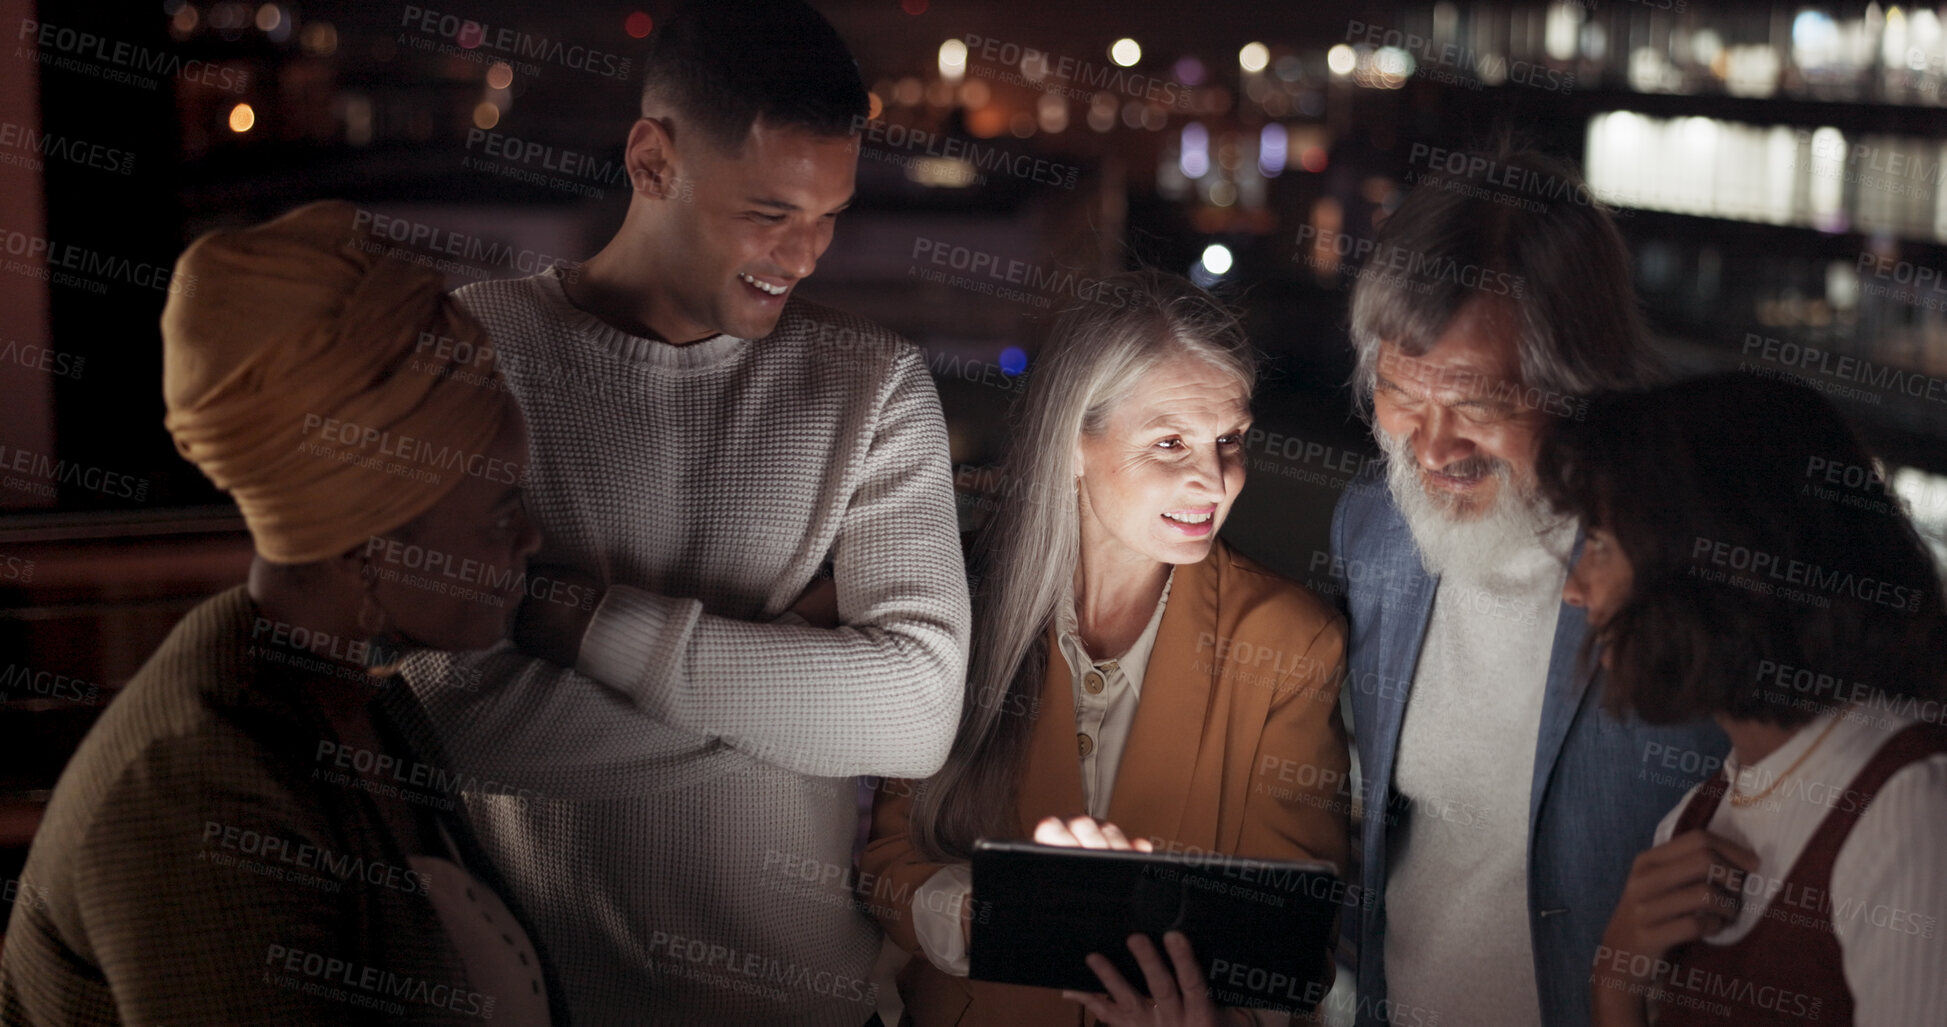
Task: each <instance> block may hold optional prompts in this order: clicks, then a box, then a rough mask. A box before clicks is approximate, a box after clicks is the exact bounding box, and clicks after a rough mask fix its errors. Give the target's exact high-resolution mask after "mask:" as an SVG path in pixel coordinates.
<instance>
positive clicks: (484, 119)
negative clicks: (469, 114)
mask: <svg viewBox="0 0 1947 1027" xmlns="http://www.w3.org/2000/svg"><path fill="white" fill-rule="evenodd" d="M498 124H500V108H499V107H497V106H495V105H494V104H493V102H492V101H490V100H483V101H481V102H480V104H479V106H477V107H475V108H473V127H474V128H477V129H480V130H481V131H486V130H487V129H490V128H492V127H494V126H495V125H498Z"/></svg>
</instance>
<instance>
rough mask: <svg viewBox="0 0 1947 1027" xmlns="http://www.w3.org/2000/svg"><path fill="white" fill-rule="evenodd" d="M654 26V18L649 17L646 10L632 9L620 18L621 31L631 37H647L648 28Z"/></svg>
mask: <svg viewBox="0 0 1947 1027" xmlns="http://www.w3.org/2000/svg"><path fill="white" fill-rule="evenodd" d="M655 27H656V22H655V20H654V19H652V18H650V17H649V14H648V12H646V11H634V12H632V13H630V15H629V16H628V17H626V18H624V19H622V31H624V32H627V33H628V34H629V36H630V38H633V39H647V38H648V37H649V30H650V29H653V28H655Z"/></svg>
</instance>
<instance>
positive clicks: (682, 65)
mask: <svg viewBox="0 0 1947 1027" xmlns="http://www.w3.org/2000/svg"><path fill="white" fill-rule="evenodd" d="M657 110H670V111H673V112H675V114H676V116H677V118H678V120H679V122H680V123H681V124H682V125H684V126H686V127H689V128H693V129H695V130H697V131H699V132H700V133H701V134H702V135H703V136H705V137H707V138H709V139H710V140H712V141H713V142H715V143H716V144H717V145H718V146H720V147H722V148H723V149H725V150H729V151H732V152H735V151H737V150H739V149H741V148H742V146H743V143H744V139H745V138H746V137H747V136H749V134H750V129H751V126H752V125H753V124H755V123H756V122H757V121H758V120H759V119H760V118H761V119H762V120H763V121H764V122H765V123H767V124H770V125H777V126H788V127H793V128H804V129H809V130H810V131H812V132H814V133H816V134H818V135H823V136H845V135H851V134H853V133H855V132H857V131H858V126H859V125H860V124H862V123H863V121H864V119H865V117H866V114H867V112H868V111H869V110H870V101H869V100H868V99H867V98H866V93H865V83H864V82H862V81H861V80H860V79H859V66H858V62H857V61H855V60H853V59H852V52H851V51H850V50H849V49H847V48H846V46H845V41H844V40H842V39H840V38H839V37H838V32H837V30H835V29H833V28H832V26H831V23H830V22H828V21H826V20H825V19H824V16H823V15H820V14H819V13H818V12H817V11H814V10H812V9H811V7H810V6H809V5H807V4H805V3H802V2H799V0H697V2H691V3H686V4H684V5H683V6H682V7H681V8H680V9H678V10H677V11H676V12H675V13H674V14H672V15H670V16H669V17H668V18H667V19H666V20H664V21H663V22H662V23H661V24H659V25H657V26H656V28H655V32H654V33H653V34H651V36H650V37H649V52H648V53H647V54H646V55H645V57H644V59H643V85H642V112H643V114H644V115H645V116H647V115H649V114H650V113H652V112H654V111H657Z"/></svg>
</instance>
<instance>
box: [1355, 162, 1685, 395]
mask: <svg viewBox="0 0 1947 1027" xmlns="http://www.w3.org/2000/svg"><path fill="white" fill-rule="evenodd" d="M1447 163H1448V164H1449V166H1452V165H1459V166H1460V168H1461V171H1460V172H1459V173H1454V174H1442V175H1436V176H1430V177H1428V178H1427V179H1426V180H1424V181H1422V182H1421V184H1419V185H1417V186H1415V187H1414V189H1413V191H1412V192H1411V193H1410V194H1408V195H1407V197H1406V201H1405V202H1404V203H1402V204H1400V206H1399V209H1398V210H1395V211H1394V212H1393V213H1392V214H1391V215H1390V216H1389V217H1387V218H1386V222H1385V224H1384V225H1383V226H1381V228H1380V230H1379V236H1378V238H1377V239H1376V240H1374V243H1375V245H1374V247H1373V253H1372V257H1371V258H1370V259H1369V260H1367V261H1366V264H1365V267H1364V269H1363V270H1362V272H1361V274H1360V276H1359V280H1358V282H1357V284H1356V285H1354V286H1353V289H1352V317H1351V334H1352V344H1353V348H1354V349H1355V350H1356V353H1357V357H1358V366H1357V367H1356V368H1355V370H1354V371H1353V375H1352V385H1353V390H1352V392H1353V397H1354V401H1355V402H1356V403H1357V405H1358V408H1359V410H1360V412H1361V413H1369V412H1370V410H1371V404H1372V388H1373V382H1374V377H1375V373H1376V371H1377V370H1378V367H1379V347H1380V344H1381V342H1390V343H1393V344H1394V345H1396V346H1398V347H1399V348H1400V350H1401V351H1402V352H1404V353H1405V354H1406V355H1408V356H1419V355H1421V354H1424V353H1425V352H1426V351H1427V350H1428V349H1431V348H1432V346H1433V343H1434V341H1435V340H1436V339H1438V338H1439V337H1440V335H1441V334H1442V333H1443V332H1445V331H1446V328H1447V325H1448V324H1449V323H1450V322H1451V321H1452V320H1453V319H1454V316H1455V315H1456V314H1458V313H1459V312H1460V308H1461V307H1462V306H1464V305H1466V303H1467V302H1468V301H1470V300H1472V299H1475V298H1477V297H1481V296H1500V297H1503V298H1505V299H1506V300H1508V301H1509V302H1511V303H1513V304H1514V306H1515V309H1516V310H1517V311H1518V322H1519V324H1520V326H1521V329H1520V336H1519V337H1518V339H1517V340H1516V351H1517V352H1518V353H1519V354H1520V360H1521V375H1522V380H1523V381H1524V382H1525V383H1526V384H1527V385H1528V386H1531V387H1533V388H1536V389H1540V390H1545V391H1547V392H1552V393H1555V394H1557V395H1561V396H1581V395H1587V394H1589V393H1593V392H1598V391H1608V390H1615V389H1630V388H1639V387H1642V386H1644V385H1648V384H1650V383H1651V382H1652V381H1654V380H1655V379H1656V378H1658V377H1659V376H1660V373H1661V366H1660V362H1659V360H1658V359H1657V357H1656V356H1655V354H1654V352H1653V351H1652V350H1651V348H1650V345H1649V341H1648V335H1647V333H1646V332H1645V331H1644V328H1643V320H1642V316H1641V314H1640V313H1639V312H1638V310H1637V306H1636V293H1635V290H1634V289H1633V288H1632V286H1631V275H1630V259H1629V250H1628V248H1627V247H1626V246H1625V245H1624V244H1623V238H1622V233H1620V232H1618V231H1617V230H1616V225H1615V222H1614V221H1613V220H1611V218H1610V216H1609V213H1608V211H1607V210H1605V209H1604V208H1603V206H1602V204H1601V203H1600V202H1598V201H1597V200H1596V199H1595V198H1594V196H1593V195H1592V194H1591V193H1590V192H1589V188H1588V186H1587V185H1585V184H1584V183H1583V182H1582V178H1581V176H1579V175H1577V174H1576V173H1575V171H1574V170H1573V169H1571V168H1570V167H1568V166H1567V165H1565V164H1562V163H1560V162H1558V161H1556V160H1554V159H1552V158H1549V157H1546V156H1543V155H1542V154H1539V153H1536V152H1534V151H1508V150H1503V151H1501V152H1499V153H1495V154H1487V153H1470V154H1465V155H1461V154H1454V155H1453V159H1452V160H1451V161H1449V162H1447Z"/></svg>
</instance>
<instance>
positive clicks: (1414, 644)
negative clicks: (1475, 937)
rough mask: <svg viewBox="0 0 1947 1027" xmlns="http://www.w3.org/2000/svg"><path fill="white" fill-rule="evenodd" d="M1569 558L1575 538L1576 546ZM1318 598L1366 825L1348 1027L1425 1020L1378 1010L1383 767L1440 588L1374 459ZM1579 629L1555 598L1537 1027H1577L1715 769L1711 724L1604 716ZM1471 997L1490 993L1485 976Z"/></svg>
mask: <svg viewBox="0 0 1947 1027" xmlns="http://www.w3.org/2000/svg"><path fill="white" fill-rule="evenodd" d="M1576 546H1577V549H1578V550H1579V548H1580V546H1581V540H1580V539H1579V538H1578V539H1577V540H1576ZM1330 570H1331V578H1332V582H1331V585H1330V586H1328V587H1329V588H1331V589H1334V590H1336V592H1337V596H1338V598H1339V601H1340V604H1341V607H1342V608H1343V610H1344V611H1345V614H1346V619H1347V626H1348V629H1349V633H1350V634H1349V642H1348V645H1347V649H1346V674H1347V677H1346V681H1345V687H1344V692H1343V694H1344V695H1345V696H1346V699H1347V701H1348V702H1349V703H1350V705H1351V708H1352V736H1353V744H1354V747H1355V749H1356V753H1357V758H1358V761H1359V773H1360V778H1361V785H1360V787H1361V799H1362V802H1363V806H1364V810H1365V820H1364V824H1363V826H1362V828H1361V832H1360V840H1361V843H1362V848H1363V859H1362V863H1361V869H1360V880H1359V885H1360V887H1359V889H1358V890H1357V891H1356V892H1353V893H1352V899H1351V900H1350V901H1352V902H1353V903H1354V904H1353V905H1350V906H1348V908H1347V910H1346V912H1345V915H1344V916H1343V918H1342V926H1343V928H1344V930H1343V933H1344V940H1345V941H1346V942H1347V945H1346V946H1345V948H1344V951H1343V952H1342V961H1344V962H1347V963H1349V964H1350V965H1352V966H1354V967H1356V969H1357V972H1358V983H1359V995H1358V1017H1357V1022H1358V1023H1359V1025H1360V1027H1368V1025H1380V1024H1386V1023H1388V1022H1390V1021H1391V1020H1393V1019H1394V1018H1395V1017H1396V1018H1397V1019H1398V1020H1399V1022H1401V1023H1406V1024H1411V1023H1414V1022H1416V1020H1417V1022H1427V1020H1426V1017H1428V1016H1430V1015H1432V1014H1434V1013H1437V1012H1438V1011H1437V1010H1423V1011H1414V1010H1404V1009H1402V1010H1397V1011H1395V1010H1394V1009H1393V1008H1392V1006H1391V1004H1390V1003H1389V1002H1388V1001H1387V1000H1386V932H1387V930H1388V929H1389V928H1391V927H1397V929H1399V930H1402V931H1410V930H1412V929H1413V925H1412V924H1397V925H1389V924H1388V923H1387V922H1386V904H1385V897H1386V881H1387V847H1386V846H1387V840H1388V834H1389V830H1388V829H1389V828H1390V827H1391V826H1392V825H1393V824H1395V823H1397V822H1398V820H1399V818H1398V817H1397V816H1387V815H1385V814H1386V811H1388V810H1389V809H1390V808H1391V803H1392V802H1393V789H1392V784H1393V765H1394V760H1395V757H1396V756H1397V751H1398V746H1399V731H1400V724H1401V723H1402V722H1403V721H1404V720H1405V716H1406V703H1407V701H1408V697H1409V694H1410V693H1411V690H1412V683H1413V672H1414V669H1415V668H1416V667H1417V666H1418V664H1419V659H1420V644H1421V642H1422V641H1424V640H1425V638H1426V627H1427V621H1428V619H1429V617H1431V616H1432V613H1433V602H1434V597H1435V596H1436V595H1437V594H1438V592H1439V588H1440V582H1439V579H1438V578H1435V577H1433V576H1431V575H1429V574H1428V573H1427V572H1426V569H1425V568H1424V567H1423V566H1422V565H1421V563H1420V551H1419V547H1418V546H1417V545H1416V544H1414V542H1413V536H1412V534H1411V533H1410V532H1409V530H1408V529H1407V526H1406V520H1405V518H1404V517H1402V516H1401V514H1400V512H1399V510H1398V508H1397V507H1395V506H1394V505H1393V499H1392V495H1391V493H1390V492H1388V491H1387V488H1386V481H1385V477H1384V471H1383V465H1374V466H1373V467H1369V468H1368V469H1367V470H1366V472H1365V473H1363V474H1361V475H1360V476H1359V477H1358V478H1356V479H1354V480H1353V482H1352V483H1351V484H1350V485H1349V486H1348V487H1347V489H1346V492H1345V494H1344V495H1343V496H1342V497H1340V499H1339V504H1338V509H1337V510H1335V511H1334V512H1333V515H1332V554H1331V560H1330ZM1587 630H1588V621H1587V619H1586V618H1585V616H1584V615H1583V612H1582V610H1581V609H1580V608H1579V607H1573V606H1569V605H1567V604H1566V603H1565V604H1563V606H1562V609H1561V615H1560V616H1559V617H1558V618H1557V619H1556V624H1555V642H1554V647H1553V649H1552V650H1551V654H1550V657H1549V662H1548V684H1547V689H1548V693H1547V695H1546V696H1545V697H1544V699H1543V701H1542V711H1541V730H1540V732H1539V733H1538V734H1537V736H1536V738H1535V769H1534V784H1533V788H1532V791H1531V793H1530V798H1529V806H1528V927H1529V931H1530V932H1531V935H1532V937H1533V939H1534V960H1535V984H1536V987H1537V989H1538V991H1539V994H1540V998H1541V1022H1542V1023H1543V1024H1544V1025H1546V1027H1571V1025H1586V1024H1587V1023H1588V1022H1589V974H1590V968H1591V964H1592V962H1593V960H1594V958H1595V950H1596V946H1597V944H1598V943H1599V942H1600V941H1601V938H1602V931H1603V928H1604V927H1606V926H1607V925H1608V923H1609V916H1610V914H1611V913H1612V912H1614V910H1615V906H1616V900H1617V898H1618V897H1619V896H1620V895H1621V894H1622V886H1623V882H1624V880H1625V879H1626V878H1627V877H1628V876H1629V867H1630V864H1631V862H1632V861H1634V859H1635V858H1636V854H1637V853H1639V852H1641V851H1642V850H1644V849H1646V848H1648V847H1649V846H1650V842H1651V836H1652V835H1653V834H1654V833H1655V830H1656V825H1657V822H1658V821H1659V820H1661V819H1662V818H1663V815H1664V814H1665V813H1667V812H1669V810H1670V809H1671V808H1672V807H1674V806H1675V805H1676V804H1677V802H1678V801H1679V800H1681V799H1682V798H1683V795H1684V793H1685V792H1686V791H1688V790H1689V788H1690V786H1691V785H1693V784H1695V783H1696V782H1697V781H1698V780H1700V779H1702V778H1703V777H1704V776H1706V775H1707V774H1709V773H1711V772H1713V771H1715V770H1716V769H1717V767H1718V766H1719V765H1721V762H1722V759H1723V756H1724V753H1725V752H1727V751H1728V750H1729V748H1730V743H1729V740H1728V739H1726V738H1725V737H1724V734H1723V732H1722V731H1720V730H1719V729H1718V728H1717V726H1716V725H1715V724H1713V723H1711V722H1709V721H1707V720H1706V721H1696V722H1692V723H1689V724H1682V725H1678V726H1674V727H1653V726H1650V725H1648V724H1644V723H1643V722H1641V721H1640V720H1637V719H1635V718H1634V717H1631V718H1630V719H1628V720H1617V719H1616V718H1614V717H1611V716H1609V715H1607V714H1605V713H1603V712H1602V710H1601V705H1602V703H1601V692H1602V689H1601V687H1600V686H1599V685H1597V686H1595V687H1591V684H1592V682H1593V681H1594V679H1595V678H1596V677H1597V675H1596V674H1592V673H1584V672H1583V671H1582V670H1581V669H1580V668H1579V667H1578V661H1577V659H1576V651H1577V648H1578V647H1579V646H1580V645H1581V643H1582V636H1583V635H1584V634H1585V633H1586V632H1587ZM1481 986H1482V987H1495V984H1493V983H1492V982H1487V981H1483V982H1482V984H1481Z"/></svg>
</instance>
